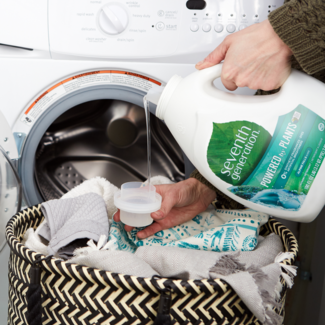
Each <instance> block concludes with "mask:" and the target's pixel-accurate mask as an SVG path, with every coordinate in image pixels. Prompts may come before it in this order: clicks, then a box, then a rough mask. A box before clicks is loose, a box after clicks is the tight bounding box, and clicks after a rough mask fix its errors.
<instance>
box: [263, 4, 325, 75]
mask: <svg viewBox="0 0 325 325" xmlns="http://www.w3.org/2000/svg"><path fill="white" fill-rule="evenodd" d="M269 21H270V23H271V25H272V27H273V29H274V30H275V32H276V33H277V34H278V35H279V37H280V38H281V39H282V40H283V42H284V43H285V44H287V45H288V46H289V47H290V49H291V50H292V52H293V55H294V57H295V58H296V60H297V61H298V63H299V65H300V66H301V68H302V69H303V70H304V71H305V72H306V73H308V74H314V73H316V72H319V71H321V70H323V69H325V1H324V0H292V1H290V2H288V3H286V4H284V5H283V6H281V7H280V8H278V9H276V10H274V11H273V12H271V13H270V15H269Z"/></svg>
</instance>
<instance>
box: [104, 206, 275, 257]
mask: <svg viewBox="0 0 325 325" xmlns="http://www.w3.org/2000/svg"><path fill="white" fill-rule="evenodd" d="M268 218H269V216H268V215H266V214H263V213H259V212H257V211H253V210H248V209H247V210H215V209H213V208H210V209H208V210H206V211H205V212H203V213H201V214H199V215H197V216H196V217H195V218H193V219H192V220H190V221H188V222H186V223H183V224H181V225H179V226H176V227H173V228H170V229H166V230H163V231H159V232H157V233H156V234H154V235H153V236H151V237H149V238H146V239H142V240H140V239H139V238H138V237H137V236H136V235H137V232H138V231H140V230H142V229H144V228H134V229H133V230H132V231H131V232H126V231H125V229H124V224H123V223H121V222H115V221H113V222H112V224H111V227H110V234H109V242H110V245H109V247H110V249H111V250H121V251H127V252H133V253H134V252H135V251H136V249H137V248H138V247H140V246H155V245H156V246H170V247H181V248H190V249H197V250H204V251H215V252H227V251H237V250H242V251H251V250H253V249H254V248H255V246H256V245H257V239H258V235H259V231H260V227H261V226H262V225H263V224H265V223H266V222H267V221H268Z"/></svg>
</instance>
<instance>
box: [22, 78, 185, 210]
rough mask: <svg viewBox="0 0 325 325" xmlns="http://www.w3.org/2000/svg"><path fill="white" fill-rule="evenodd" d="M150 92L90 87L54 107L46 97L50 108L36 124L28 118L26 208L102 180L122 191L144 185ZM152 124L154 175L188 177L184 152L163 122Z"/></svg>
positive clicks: (24, 154)
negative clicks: (146, 101) (127, 186)
mask: <svg viewBox="0 0 325 325" xmlns="http://www.w3.org/2000/svg"><path fill="white" fill-rule="evenodd" d="M87 77H89V76H87ZM70 79H71V78H70ZM69 82H70V81H69ZM65 85H66V84H65ZM60 87H61V86H60ZM52 88H53V87H52ZM66 89H68V88H67V87H66ZM45 94H46V95H44V96H45V97H46V96H49V95H51V94H47V93H45ZM145 94H146V91H142V90H139V89H135V88H132V87H129V86H120V85H111V84H105V85H104V84H103V85H100V86H87V87H85V88H82V89H78V90H75V89H74V90H73V92H69V93H67V94H66V95H65V96H63V97H60V98H58V99H57V100H56V101H53V102H52V103H51V102H50V101H51V100H52V97H51V96H49V97H48V98H45V99H46V100H47V101H49V103H50V104H48V106H47V107H46V109H43V108H42V111H41V112H42V113H40V114H39V116H37V118H35V120H34V121H32V118H33V114H31V113H32V111H29V110H27V111H28V112H29V113H28V114H27V115H26V113H25V115H24V117H23V118H24V119H26V121H24V123H25V124H27V123H30V131H29V132H28V134H26V136H25V135H23V137H25V139H24V140H22V142H24V145H23V149H22V153H21V161H20V164H19V165H20V175H21V181H22V184H23V190H24V197H25V199H26V203H27V205H35V204H38V203H40V202H43V201H47V200H51V199H58V198H60V197H61V196H62V195H63V194H64V193H66V192H68V191H69V190H71V189H72V188H74V187H75V186H77V185H79V184H81V183H83V182H84V181H85V180H88V179H91V178H93V177H97V176H101V177H104V178H106V179H107V180H108V181H110V182H111V183H113V184H114V185H116V186H117V187H120V186H121V184H122V183H125V182H131V181H145V180H146V179H147V175H148V173H147V170H148V166H147V165H148V164H147V132H146V116H145V111H144V108H143V97H144V95H145ZM42 96H43V95H42ZM42 96H40V97H41V98H42V100H44V97H42ZM44 101H45V100H44ZM45 102H46V101H45ZM37 105H38V103H37ZM33 109H35V106H33ZM38 112H40V110H38V111H37V110H35V114H36V113H37V114H38ZM35 114H34V116H35ZM21 120H22V118H21ZM150 125H151V174H152V176H156V175H162V176H166V177H168V178H169V179H171V180H173V181H179V180H182V179H184V176H185V169H184V158H183V154H182V150H181V149H180V147H179V146H178V144H177V143H176V141H175V140H174V138H173V136H172V135H171V133H170V132H169V130H168V128H167V127H166V126H165V124H164V123H163V122H162V121H160V120H159V119H157V118H156V117H155V116H153V115H151V116H150Z"/></svg>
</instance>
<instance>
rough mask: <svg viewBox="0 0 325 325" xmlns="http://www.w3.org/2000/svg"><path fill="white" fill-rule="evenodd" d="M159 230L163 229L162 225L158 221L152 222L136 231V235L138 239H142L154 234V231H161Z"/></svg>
mask: <svg viewBox="0 0 325 325" xmlns="http://www.w3.org/2000/svg"><path fill="white" fill-rule="evenodd" d="M161 230H163V228H162V226H161V225H160V224H159V223H157V222H154V223H153V224H151V225H150V226H148V227H147V228H145V229H143V230H141V231H139V232H138V233H137V237H138V238H139V239H144V238H147V237H150V236H152V235H154V234H155V233H156V232H158V231H161Z"/></svg>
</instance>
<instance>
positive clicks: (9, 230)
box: [6, 204, 298, 293]
mask: <svg viewBox="0 0 325 325" xmlns="http://www.w3.org/2000/svg"><path fill="white" fill-rule="evenodd" d="M40 206H41V205H40V204H39V205H35V206H33V207H30V208H26V209H24V210H22V211H20V212H18V213H17V214H16V215H14V216H13V217H12V218H11V219H10V220H9V221H8V223H7V226H6V238H7V242H8V245H9V247H10V249H11V251H12V252H13V253H14V254H17V255H19V256H20V257H21V258H22V259H23V260H24V261H26V262H27V263H30V264H34V263H35V261H37V260H40V259H41V260H42V261H41V262H40V263H39V264H41V265H42V266H43V267H44V268H45V269H49V268H50V267H51V266H52V265H53V263H51V262H54V263H55V264H56V265H58V264H61V266H62V267H63V268H65V269H67V268H66V267H65V266H73V267H75V268H76V269H81V268H82V269H83V271H86V273H88V274H89V273H93V272H100V273H101V274H104V273H105V274H106V276H107V277H109V278H114V276H115V275H118V276H119V277H120V278H121V277H123V278H126V279H129V278H131V279H133V280H135V279H140V280H143V281H150V282H151V283H152V284H153V285H154V286H155V288H156V289H158V288H157V287H156V285H158V286H159V288H160V289H161V290H164V289H165V287H166V286H165V285H164V284H168V283H170V282H173V283H175V284H176V283H178V284H186V283H188V282H194V283H195V284H196V285H200V283H202V285H203V284H204V285H206V284H207V283H209V284H210V285H212V286H213V284H214V283H215V285H218V286H220V282H221V283H222V284H223V285H227V286H229V284H228V283H227V282H225V281H224V280H222V279H219V278H216V279H190V280H181V279H174V278H168V277H161V276H159V275H157V276H156V277H151V278H144V277H138V276H135V275H127V274H122V273H115V272H110V271H105V270H101V269H97V268H93V267H88V266H85V265H80V264H75V263H71V262H69V261H64V260H61V259H59V258H56V257H54V256H52V258H51V259H50V260H49V257H48V256H45V255H43V254H41V253H37V252H35V251H33V250H31V249H29V248H27V247H26V246H25V245H23V244H22V243H21V242H20V241H19V240H18V238H17V237H16V236H15V235H14V229H15V227H17V225H16V222H18V218H19V217H20V216H21V215H22V214H25V215H28V212H31V211H33V210H35V209H36V210H37V212H38V213H40V214H41V215H42V216H43V214H42V212H41V211H40ZM275 226H280V227H281V228H282V229H281V233H282V234H283V236H286V237H288V239H290V240H291V241H292V243H291V247H290V249H289V250H288V252H290V253H292V254H293V257H292V258H290V259H286V260H284V261H283V262H281V263H283V264H287V265H292V264H293V263H294V262H295V260H296V258H297V254H298V242H297V239H296V238H295V236H294V235H293V233H292V232H291V231H290V230H289V229H288V228H286V227H285V226H284V225H282V224H281V223H280V222H279V221H277V220H275V219H273V218H269V221H268V223H267V224H266V225H265V227H268V228H269V229H270V230H271V229H273V228H274V227H275ZM263 227H264V226H263ZM29 228H31V227H29ZM29 228H26V230H27V229H29ZM278 235H279V236H280V237H281V240H282V241H284V238H283V236H281V235H280V234H278ZM284 247H285V245H284ZM43 259H44V260H43ZM70 276H71V274H70ZM71 277H72V278H76V277H75V276H74V274H73V275H72V276H71ZM157 278H158V279H157ZM157 293H158V291H157Z"/></svg>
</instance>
